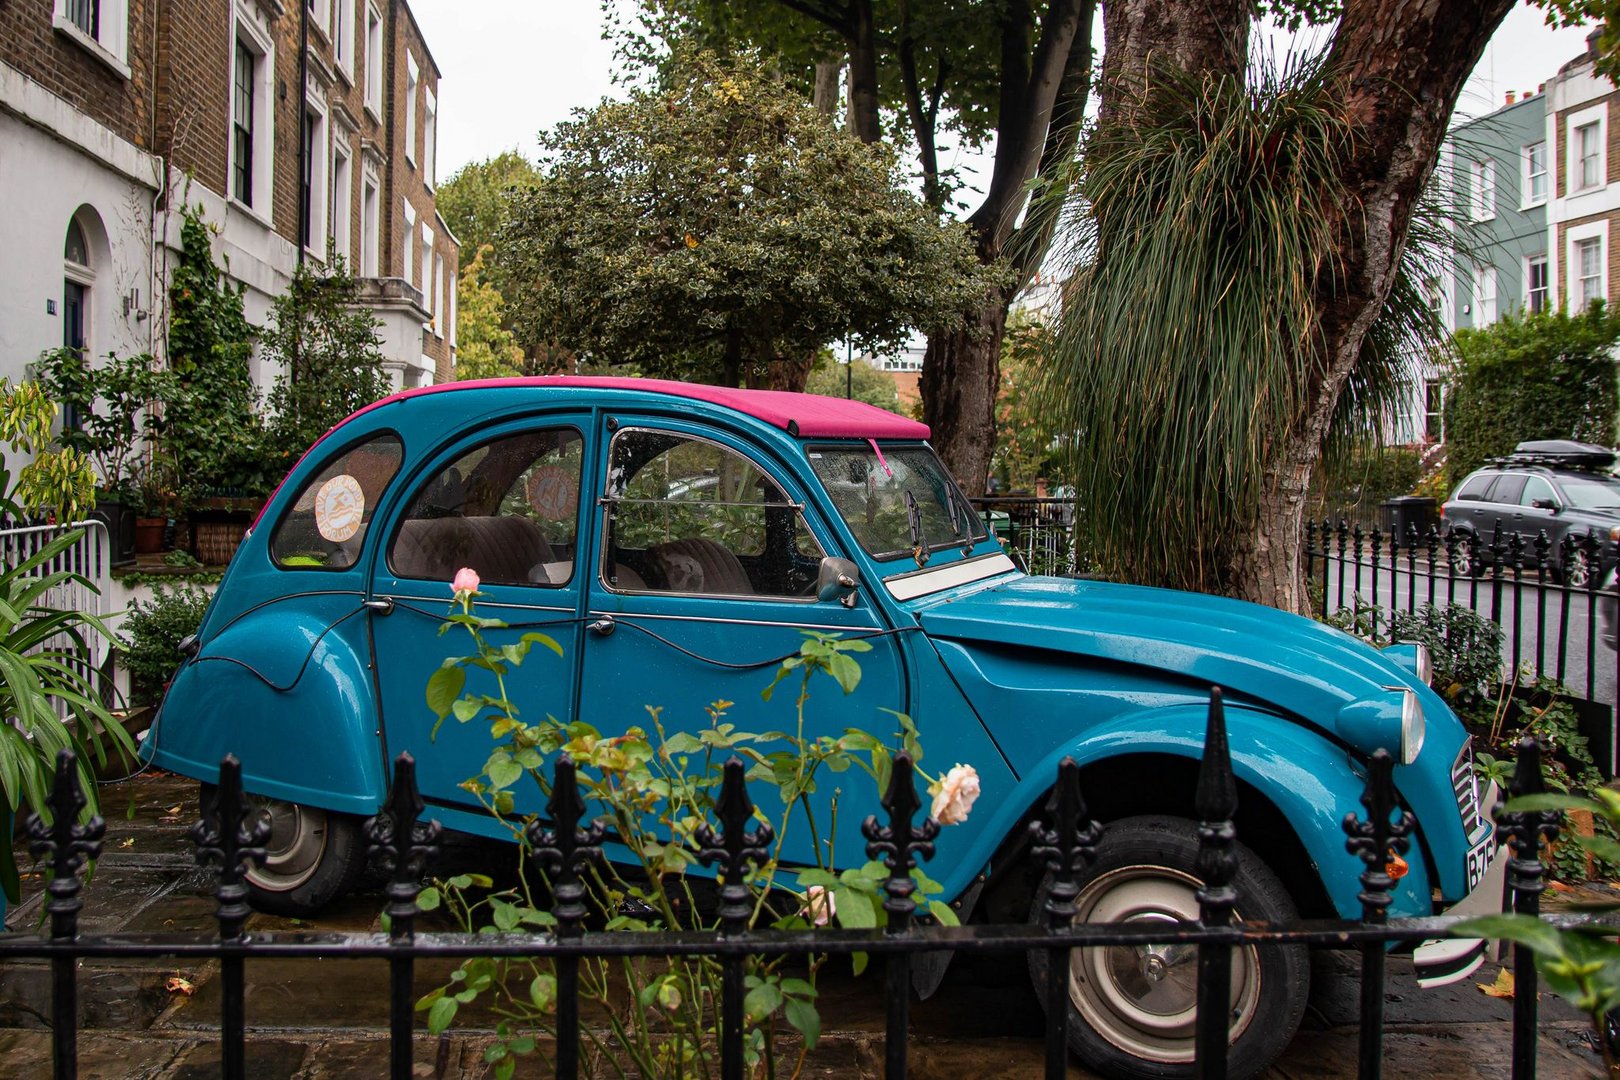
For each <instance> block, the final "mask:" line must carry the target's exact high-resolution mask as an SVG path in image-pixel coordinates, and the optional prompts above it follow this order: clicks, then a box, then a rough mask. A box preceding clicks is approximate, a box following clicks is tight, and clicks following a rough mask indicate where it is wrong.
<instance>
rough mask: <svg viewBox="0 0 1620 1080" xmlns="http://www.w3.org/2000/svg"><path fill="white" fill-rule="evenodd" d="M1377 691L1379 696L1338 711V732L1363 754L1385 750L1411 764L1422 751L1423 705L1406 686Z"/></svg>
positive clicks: (1388, 687) (1364, 699) (1365, 699)
mask: <svg viewBox="0 0 1620 1080" xmlns="http://www.w3.org/2000/svg"><path fill="white" fill-rule="evenodd" d="M1380 689H1381V690H1383V693H1382V694H1378V695H1376V696H1373V697H1368V698H1362V699H1361V700H1360V701H1352V702H1351V703H1350V704H1348V705H1346V706H1345V707H1344V708H1342V709H1340V710H1339V715H1338V728H1339V733H1340V734H1341V735H1342V736H1343V737H1344V738H1345V739H1346V740H1347V741H1348V742H1349V743H1350V744H1351V745H1352V746H1354V747H1356V748H1357V749H1358V750H1360V751H1361V752H1362V753H1364V754H1371V753H1372V752H1373V751H1375V750H1387V751H1389V752H1390V753H1391V754H1394V755H1395V756H1396V760H1397V761H1398V762H1399V763H1400V764H1402V765H1410V764H1412V762H1414V761H1416V760H1417V756H1418V754H1419V753H1421V752H1422V750H1423V736H1424V732H1425V728H1426V725H1425V723H1424V718H1423V703H1422V702H1421V701H1419V700H1418V695H1417V691H1416V690H1413V689H1412V688H1411V687H1409V686H1384V687H1380Z"/></svg>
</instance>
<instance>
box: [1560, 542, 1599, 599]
mask: <svg viewBox="0 0 1620 1080" xmlns="http://www.w3.org/2000/svg"><path fill="white" fill-rule="evenodd" d="M1596 570H1597V567H1596V565H1595V563H1594V560H1593V558H1592V556H1591V555H1590V554H1589V553H1588V552H1587V550H1586V549H1585V548H1579V547H1578V548H1575V549H1574V550H1573V551H1571V552H1570V553H1569V558H1567V559H1565V560H1564V584H1565V585H1568V586H1569V587H1570V588H1572V589H1588V588H1591V586H1592V575H1593V574H1594V573H1595V572H1596Z"/></svg>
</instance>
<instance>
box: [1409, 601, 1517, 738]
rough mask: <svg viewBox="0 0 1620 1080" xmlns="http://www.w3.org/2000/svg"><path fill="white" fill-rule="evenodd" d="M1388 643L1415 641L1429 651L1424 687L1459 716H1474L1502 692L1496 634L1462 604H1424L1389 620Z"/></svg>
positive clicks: (1489, 624)
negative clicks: (1429, 687) (1429, 665)
mask: <svg viewBox="0 0 1620 1080" xmlns="http://www.w3.org/2000/svg"><path fill="white" fill-rule="evenodd" d="M1389 637H1390V640H1391V641H1416V642H1418V643H1420V644H1422V645H1424V646H1426V647H1427V648H1428V650H1429V660H1430V662H1431V663H1432V664H1433V666H1434V674H1433V675H1432V677H1431V678H1430V680H1429V681H1430V683H1431V684H1432V685H1433V686H1434V689H1435V691H1436V692H1437V693H1439V694H1440V696H1441V697H1443V698H1445V699H1446V700H1447V701H1448V702H1450V704H1451V707H1452V708H1453V709H1455V710H1457V712H1458V713H1459V714H1462V715H1465V716H1468V717H1474V718H1477V717H1478V715H1479V713H1478V710H1479V709H1480V708H1481V707H1482V706H1486V705H1488V704H1489V702H1490V701H1491V700H1492V699H1493V698H1495V697H1496V695H1497V694H1498V693H1499V692H1500V691H1501V688H1502V628H1501V627H1500V626H1498V625H1497V624H1496V623H1494V622H1492V621H1491V620H1489V619H1487V618H1486V617H1485V616H1483V615H1481V614H1480V613H1479V612H1477V611H1474V610H1473V609H1471V608H1469V607H1468V606H1467V605H1465V604H1446V605H1444V606H1440V607H1437V606H1435V605H1434V604H1424V605H1423V606H1422V607H1420V608H1418V609H1417V611H1416V612H1405V611H1396V612H1394V613H1393V614H1391V616H1390V619H1389Z"/></svg>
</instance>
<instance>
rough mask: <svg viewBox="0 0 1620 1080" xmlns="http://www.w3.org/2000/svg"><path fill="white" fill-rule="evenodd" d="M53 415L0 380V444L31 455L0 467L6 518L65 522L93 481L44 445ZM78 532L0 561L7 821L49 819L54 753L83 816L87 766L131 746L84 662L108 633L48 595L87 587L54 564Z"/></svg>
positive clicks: (75, 461)
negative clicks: (63, 755)
mask: <svg viewBox="0 0 1620 1080" xmlns="http://www.w3.org/2000/svg"><path fill="white" fill-rule="evenodd" d="M54 412H55V407H54V406H53V405H52V404H51V403H50V401H49V399H48V398H46V397H45V396H44V395H43V394H42V393H41V392H40V391H39V390H38V388H37V387H35V386H32V385H31V384H23V385H22V386H18V387H13V386H11V385H10V384H9V383H8V382H6V381H5V380H0V439H4V440H5V441H6V442H7V443H8V444H9V445H10V446H11V448H12V449H13V450H14V451H27V452H30V453H32V454H33V455H34V460H33V461H32V462H31V463H30V464H29V465H27V466H25V467H24V469H23V471H22V473H21V474H19V476H18V481H17V483H16V484H15V485H13V483H12V477H11V474H10V472H9V471H8V470H6V469H4V468H0V515H3V516H4V517H5V518H7V519H10V520H13V521H15V520H17V519H19V518H21V517H23V516H24V515H25V514H28V513H37V512H38V511H40V510H42V509H47V508H48V509H51V510H52V511H54V512H55V513H57V514H58V516H59V517H61V518H67V519H69V520H71V519H72V518H73V517H74V516H75V511H76V509H77V506H78V505H79V504H80V502H81V501H83V500H87V499H89V498H90V496H91V491H92V489H93V483H94V478H93V475H92V474H90V473H89V471H88V467H87V465H86V463H85V462H84V460H83V458H82V457H80V456H78V455H77V454H76V452H75V451H71V450H64V451H50V450H45V449H44V448H43V446H44V439H45V438H46V436H47V434H48V432H49V429H50V422H51V419H52V416H53V414H54ZM81 535H82V531H81V530H77V529H75V530H71V531H69V532H66V533H64V534H62V535H60V536H57V537H54V538H53V539H51V540H50V541H49V542H48V543H46V544H44V545H43V546H41V547H40V548H39V549H38V550H37V551H35V552H33V553H32V554H29V555H25V556H21V557H15V558H14V557H13V556H12V554H11V553H10V552H9V551H8V552H6V558H5V560H4V562H3V563H0V795H3V796H4V799H5V802H4V806H3V810H4V811H5V813H4V814H0V816H3V817H4V818H5V820H7V821H9V820H10V814H11V813H15V812H16V811H17V810H19V809H22V808H27V809H31V810H34V811H35V812H38V813H40V814H42V815H44V816H46V817H49V814H50V808H49V805H48V802H47V798H48V795H49V789H50V783H51V777H52V774H53V772H54V770H55V767H56V756H57V754H58V753H59V752H60V751H62V750H66V749H71V750H73V751H74V752H75V753H76V754H77V755H78V760H79V765H78V768H79V783H80V787H81V788H82V789H83V791H84V793H85V797H86V800H87V802H88V805H87V806H86V808H85V811H84V813H85V814H86V815H89V814H94V813H96V812H97V799H96V785H95V776H94V774H93V772H92V770H91V763H92V762H95V763H97V764H102V765H105V764H106V762H107V760H108V750H109V747H110V748H111V749H112V751H113V752H114V753H116V754H122V755H124V756H126V757H127V758H128V759H130V760H133V756H134V749H135V748H134V743H133V741H132V740H131V739H130V737H129V735H128V733H127V732H125V731H124V729H123V727H122V726H121V725H120V724H119V723H118V721H117V720H116V719H114V718H113V716H112V715H111V714H110V713H109V712H108V711H107V709H106V708H105V707H104V706H103V705H102V704H101V701H100V698H99V696H98V694H97V692H96V687H95V683H94V676H93V674H92V669H91V666H90V664H89V657H90V655H91V653H90V648H89V642H88V640H87V635H88V634H90V633H98V634H101V635H103V636H105V637H110V634H109V633H108V630H107V627H106V626H105V625H104V624H103V623H102V621H101V620H100V619H99V618H97V617H96V616H95V615H93V614H90V613H89V612H83V611H75V610H71V609H63V608H59V607H56V606H54V604H53V602H52V597H53V592H54V591H55V590H59V589H63V588H67V587H72V586H77V587H80V588H86V589H89V588H93V586H92V585H91V583H90V582H89V581H87V580H86V579H85V578H84V577H83V576H82V575H80V574H78V573H77V572H75V571H72V570H68V569H62V568H60V566H59V562H60V559H61V557H62V555H63V554H64V553H65V552H67V551H68V549H69V548H71V547H72V546H73V544H74V543H76V542H77V541H78V540H79V538H80V537H81ZM7 831H8V832H9V830H7ZM0 888H3V889H4V892H5V894H6V897H7V898H8V899H10V900H16V899H17V897H18V895H19V892H20V889H19V882H18V878H17V868H16V864H15V861H14V859H13V855H12V849H11V844H10V839H9V836H5V837H4V838H3V839H0Z"/></svg>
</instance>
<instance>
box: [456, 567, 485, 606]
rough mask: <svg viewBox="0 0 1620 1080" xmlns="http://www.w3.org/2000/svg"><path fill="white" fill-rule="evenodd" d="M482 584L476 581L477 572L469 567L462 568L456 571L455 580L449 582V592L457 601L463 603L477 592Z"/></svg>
mask: <svg viewBox="0 0 1620 1080" xmlns="http://www.w3.org/2000/svg"><path fill="white" fill-rule="evenodd" d="M482 584H483V582H481V581H479V580H478V571H476V570H474V569H473V568H472V567H470V566H463V567H462V568H461V569H460V570H457V571H456V577H455V580H454V581H452V582H450V591H451V592H453V593H455V598H456V599H457V600H461V601H463V602H465V601H466V600H468V599H469V598H470V597H471V596H472V595H473V593H476V592H477V591H478V586H480V585H482Z"/></svg>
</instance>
